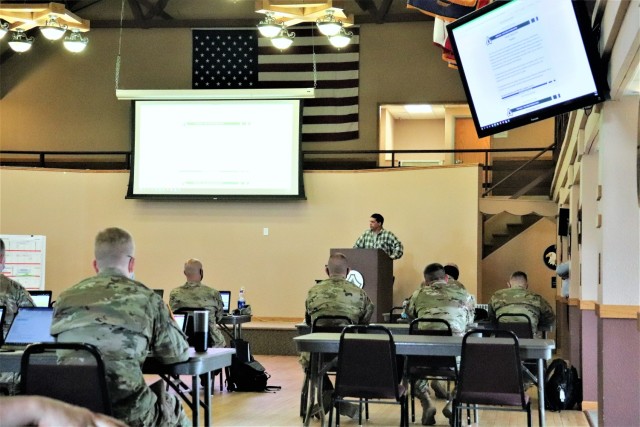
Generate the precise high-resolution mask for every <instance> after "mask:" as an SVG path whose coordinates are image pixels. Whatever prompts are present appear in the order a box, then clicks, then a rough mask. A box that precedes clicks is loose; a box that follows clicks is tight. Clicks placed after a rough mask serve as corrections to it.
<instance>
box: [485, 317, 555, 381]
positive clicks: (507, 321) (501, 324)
mask: <svg viewBox="0 0 640 427" xmlns="http://www.w3.org/2000/svg"><path fill="white" fill-rule="evenodd" d="M496 322H497V328H498V329H501V330H507V331H511V332H513V333H514V334H516V336H517V337H518V338H520V339H523V338H533V337H534V330H533V325H532V324H531V319H530V318H529V316H527V315H526V314H524V313H503V314H501V315H499V316H498V318H497V319H496ZM522 366H523V367H524V373H525V374H526V375H527V376H528V377H529V378H530V379H531V381H533V382H534V384H536V385H538V377H537V376H536V375H534V374H533V372H537V369H538V363H537V360H524V361H523V365H522ZM546 371H547V365H546V361H545V362H544V372H546Z"/></svg>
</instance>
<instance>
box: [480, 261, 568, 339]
mask: <svg viewBox="0 0 640 427" xmlns="http://www.w3.org/2000/svg"><path fill="white" fill-rule="evenodd" d="M528 288H529V283H528V281H527V274H526V273H524V272H522V271H516V272H514V273H513V274H512V275H511V277H510V278H509V281H508V282H507V288H506V289H500V290H499V291H496V293H494V294H493V296H492V297H491V300H490V301H489V316H490V317H491V318H492V319H494V320H495V319H497V318H498V317H499V316H500V315H501V314H505V313H509V314H525V315H527V317H529V319H530V320H531V328H532V329H533V332H534V333H535V336H541V334H540V333H539V332H538V331H539V329H540V328H550V327H551V326H553V324H554V322H555V319H556V316H555V314H554V313H553V309H552V308H551V306H550V305H549V303H548V302H547V301H546V300H545V299H544V298H542V297H541V296H540V295H538V294H537V293H535V292H533V291H530V290H529V289H528ZM504 321H505V322H517V321H518V319H517V318H513V319H508V318H505V319H504Z"/></svg>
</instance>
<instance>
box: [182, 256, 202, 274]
mask: <svg viewBox="0 0 640 427" xmlns="http://www.w3.org/2000/svg"><path fill="white" fill-rule="evenodd" d="M200 271H202V263H201V262H200V261H199V260H197V259H195V258H191V259H188V260H187V262H185V263H184V272H185V273H187V274H193V273H199V272H200Z"/></svg>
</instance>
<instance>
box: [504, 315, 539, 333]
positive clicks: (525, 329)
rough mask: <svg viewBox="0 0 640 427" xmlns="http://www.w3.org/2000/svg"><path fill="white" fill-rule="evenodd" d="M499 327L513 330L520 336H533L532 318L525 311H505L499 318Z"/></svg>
mask: <svg viewBox="0 0 640 427" xmlns="http://www.w3.org/2000/svg"><path fill="white" fill-rule="evenodd" d="M497 327H498V329H502V330H507V331H511V332H513V333H514V334H516V336H517V337H518V338H533V327H532V326H531V319H530V318H529V316H527V315H526V314H523V313H503V314H501V315H500V316H498V319H497Z"/></svg>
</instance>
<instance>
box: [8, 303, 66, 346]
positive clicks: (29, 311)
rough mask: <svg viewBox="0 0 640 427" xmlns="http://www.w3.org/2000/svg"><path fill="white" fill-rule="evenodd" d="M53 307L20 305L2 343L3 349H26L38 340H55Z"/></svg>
mask: <svg viewBox="0 0 640 427" xmlns="http://www.w3.org/2000/svg"><path fill="white" fill-rule="evenodd" d="M52 320H53V308H51V307H19V308H18V312H17V313H16V316H15V317H14V318H13V323H12V324H11V327H10V328H9V332H7V337H6V338H5V340H4V344H3V345H2V348H3V349H24V348H25V347H26V346H28V345H29V344H33V343H36V342H55V338H54V337H53V336H51V334H50V333H49V331H50V330H51V321H52Z"/></svg>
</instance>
